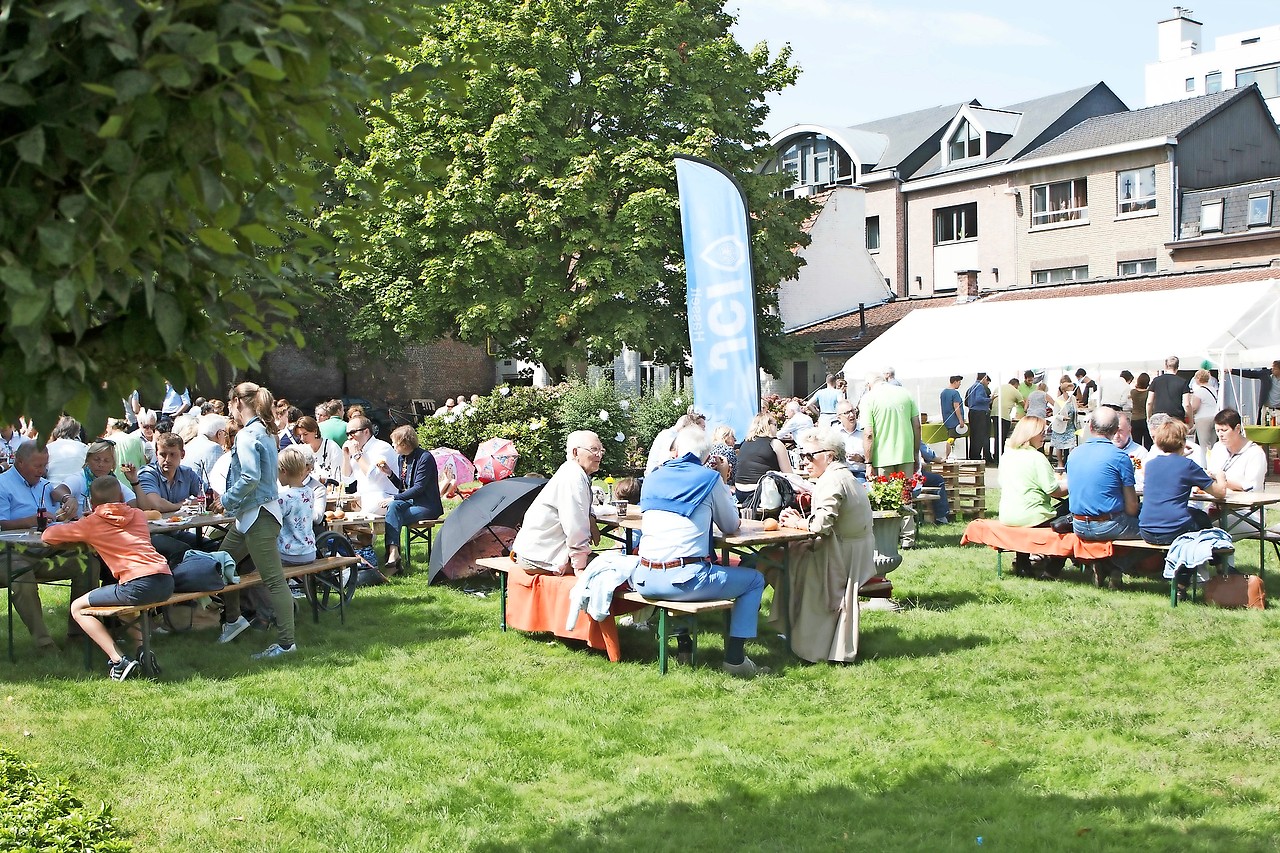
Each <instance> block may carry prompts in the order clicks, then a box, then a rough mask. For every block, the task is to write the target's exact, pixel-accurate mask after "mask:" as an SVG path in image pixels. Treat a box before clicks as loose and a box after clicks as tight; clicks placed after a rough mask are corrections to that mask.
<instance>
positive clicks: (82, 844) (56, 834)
mask: <svg viewBox="0 0 1280 853" xmlns="http://www.w3.org/2000/svg"><path fill="white" fill-rule="evenodd" d="M0 850H18V851H24V853H25V851H33V853H34V851H68V853H69V851H90V850H91V851H94V853H126V851H131V850H133V845H132V844H130V843H129V842H127V841H125V840H124V838H122V837H121V834H120V832H119V830H117V829H116V827H115V825H114V824H113V823H112V822H111V811H110V808H109V807H108V806H107V805H106V804H105V803H104V804H103V805H101V806H99V807H98V808H96V809H90V808H86V807H85V806H84V805H83V804H82V803H81V802H80V801H79V800H78V799H76V797H75V795H74V794H72V793H71V790H70V789H69V788H68V787H67V786H66V785H64V784H63V783H62V782H58V781H44V780H41V779H40V777H39V776H37V775H36V773H35V770H33V769H32V768H31V767H30V766H29V765H27V764H25V763H24V762H22V761H21V760H20V759H19V758H18V757H17V756H16V755H14V754H13V753H11V752H8V751H7V750H4V749H0Z"/></svg>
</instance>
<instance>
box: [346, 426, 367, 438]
mask: <svg viewBox="0 0 1280 853" xmlns="http://www.w3.org/2000/svg"><path fill="white" fill-rule="evenodd" d="M367 429H368V427H360V428H359V429H349V430H347V438H353V437H355V436H357V435H359V434H360V433H362V432H364V431H365V430H367Z"/></svg>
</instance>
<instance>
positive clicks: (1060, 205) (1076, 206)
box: [1031, 178, 1089, 228]
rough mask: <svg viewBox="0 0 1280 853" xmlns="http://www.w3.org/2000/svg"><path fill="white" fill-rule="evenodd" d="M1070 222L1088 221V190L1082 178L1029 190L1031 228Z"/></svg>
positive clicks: (1042, 185)
mask: <svg viewBox="0 0 1280 853" xmlns="http://www.w3.org/2000/svg"><path fill="white" fill-rule="evenodd" d="M1070 220H1077V221H1079V220H1083V221H1085V222H1087V221H1089V198H1088V189H1087V188H1086V187H1085V180H1084V178H1075V179H1073V180H1070V181H1059V182H1058V183H1056V184H1041V185H1039V186H1035V187H1032V188H1031V227H1032V228H1035V227H1036V226H1039V225H1051V224H1053V223H1055V222H1067V221H1070Z"/></svg>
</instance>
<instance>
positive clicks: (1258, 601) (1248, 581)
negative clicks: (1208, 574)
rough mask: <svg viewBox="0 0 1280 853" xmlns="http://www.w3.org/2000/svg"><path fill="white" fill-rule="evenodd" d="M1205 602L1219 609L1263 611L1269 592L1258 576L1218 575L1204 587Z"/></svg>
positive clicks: (1210, 579)
mask: <svg viewBox="0 0 1280 853" xmlns="http://www.w3.org/2000/svg"><path fill="white" fill-rule="evenodd" d="M1204 601H1205V604H1216V605H1218V606H1219V607H1229V608H1242V607H1243V608H1248V609H1250V610H1263V609H1265V608H1266V606H1267V591H1266V587H1265V585H1264V584H1263V583H1262V578H1260V577H1258V576H1257V575H1237V574H1230V575H1218V576H1216V577H1212V578H1209V581H1208V583H1206V584H1205V585H1204Z"/></svg>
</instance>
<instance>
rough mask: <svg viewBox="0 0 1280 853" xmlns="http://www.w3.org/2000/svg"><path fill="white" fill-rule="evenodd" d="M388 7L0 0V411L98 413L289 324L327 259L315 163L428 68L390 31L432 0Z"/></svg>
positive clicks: (335, 214)
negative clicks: (394, 91) (319, 222)
mask: <svg viewBox="0 0 1280 853" xmlns="http://www.w3.org/2000/svg"><path fill="white" fill-rule="evenodd" d="M399 5H400V4H370V3H366V2H363V0H328V2H325V3H323V4H306V3H289V2H282V0H185V1H184V2H116V0H56V2H25V3H3V4H0V164H4V166H3V168H4V174H3V181H0V285H2V290H0V293H2V294H3V305H0V311H2V312H3V315H2V316H3V318H4V325H3V328H0V363H3V365H4V370H3V372H0V417H6V418H9V419H14V418H16V416H17V415H18V414H19V413H22V412H25V413H28V414H32V415H38V416H40V418H41V421H42V425H44V426H45V428H46V429H47V427H48V421H47V418H49V417H50V416H51V415H53V414H55V413H56V412H57V411H59V410H60V409H63V408H66V409H67V410H69V411H71V412H72V413H74V414H77V415H79V416H80V417H82V418H85V417H89V418H90V419H91V421H90V422H99V421H98V418H100V416H101V414H102V412H103V405H104V404H105V403H106V402H107V401H109V400H118V399H119V397H121V396H123V395H125V394H127V393H128V391H129V390H131V389H132V388H135V387H142V388H143V389H145V390H147V391H148V392H150V393H158V391H159V388H160V385H161V382H162V379H163V377H165V376H168V377H171V378H173V379H174V380H175V381H176V380H178V379H179V378H180V377H183V378H185V379H186V380H187V381H192V380H194V379H195V378H196V371H197V366H200V367H203V368H204V369H205V370H206V371H209V370H210V369H211V365H212V364H213V362H214V361H215V358H216V357H217V356H223V357H225V358H227V359H228V360H229V362H230V364H231V365H232V366H234V367H236V368H253V367H255V366H257V364H258V361H259V359H260V357H261V356H262V355H263V353H264V352H265V351H266V350H267V349H269V348H270V347H272V346H274V345H275V343H276V342H277V341H278V340H279V339H282V338H294V339H295V340H296V338H297V336H296V331H295V330H294V329H293V328H292V323H293V318H294V317H295V315H296V313H297V311H298V307H299V302H300V301H301V300H302V299H303V298H304V294H305V292H306V290H307V289H308V288H309V287H311V286H312V283H313V282H314V281H315V280H316V279H318V278H323V277H325V276H326V275H331V274H332V273H333V270H334V269H335V266H334V254H333V245H332V244H331V242H330V241H329V240H328V239H327V238H326V237H325V236H323V235H322V234H320V233H319V232H318V231H317V230H315V229H314V228H313V227H312V225H311V224H310V223H314V221H315V220H316V218H317V217H318V215H319V211H320V208H321V207H322V206H323V205H325V204H326V203H327V202H328V201H329V199H327V197H326V177H330V178H331V177H332V167H333V166H334V165H336V163H337V162H338V161H339V160H340V159H341V158H342V157H343V156H344V155H345V154H346V153H347V152H348V151H349V150H351V149H354V148H356V147H357V146H358V144H359V141H360V139H361V138H362V137H363V136H364V134H365V133H366V132H367V129H368V128H367V125H366V123H365V120H366V116H367V115H376V114H377V112H378V111H379V106H378V104H379V99H380V98H384V97H385V96H386V95H388V94H389V93H390V91H391V90H392V88H394V87H404V86H406V85H408V84H409V83H411V82H419V83H422V82H426V81H427V79H428V78H427V76H426V75H424V74H423V73H421V72H420V70H418V69H415V68H414V65H413V63H412V60H411V58H410V57H406V56H403V55H401V51H400V49H399V47H398V44H397V43H398V41H400V40H402V39H403V38H405V35H404V34H405V33H411V32H413V28H414V27H415V26H420V25H421V23H422V21H423V20H424V19H425V16H428V15H429V14H430V12H429V10H426V9H424V6H426V5H430V4H404V5H405V6H406V8H408V9H411V10H412V11H411V12H408V13H401V12H398V11H397V12H389V11H387V9H395V8H397V7H398V6H399ZM411 16H412V17H411ZM397 60H398V61H397ZM411 70H412V71H413V73H408V72H410V71H411ZM393 84H394V85H393ZM442 99H443V98H442V96H440V95H435V96H434V100H435V101H437V102H441V101H442ZM370 175H371V176H375V175H376V172H370ZM357 200H358V199H357ZM330 216H331V219H333V220H334V221H336V222H339V223H342V224H343V226H344V227H345V228H346V229H347V230H348V231H349V232H350V233H354V232H355V229H356V228H357V227H358V223H359V222H361V221H363V220H364V218H365V217H364V216H363V215H362V214H359V211H358V210H357V209H356V208H354V207H353V206H352V205H349V204H342V205H339V206H338V207H335V208H334V209H333V211H332V212H331V214H330ZM210 375H211V374H210Z"/></svg>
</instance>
